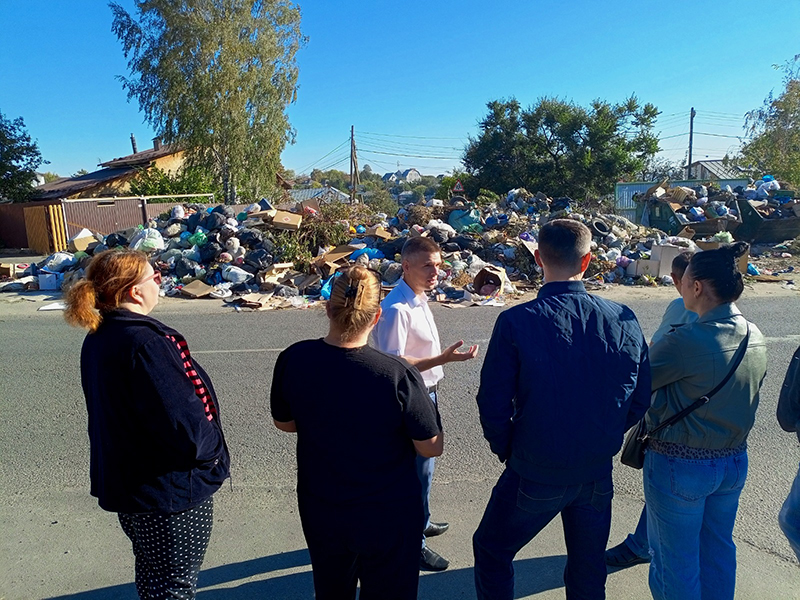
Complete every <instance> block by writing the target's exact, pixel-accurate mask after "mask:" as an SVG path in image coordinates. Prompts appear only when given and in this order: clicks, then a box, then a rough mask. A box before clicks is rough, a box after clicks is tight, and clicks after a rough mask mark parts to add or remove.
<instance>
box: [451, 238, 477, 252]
mask: <svg viewBox="0 0 800 600" xmlns="http://www.w3.org/2000/svg"><path fill="white" fill-rule="evenodd" d="M450 241H451V242H452V243H454V244H458V247H459V248H461V249H462V250H469V251H470V252H474V253H478V252H480V251H481V250H482V249H483V244H481V243H480V242H479V241H478V240H476V239H474V238H471V237H469V236H467V235H457V236H456V237H454V238H451V239H450Z"/></svg>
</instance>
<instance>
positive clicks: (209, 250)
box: [198, 242, 225, 263]
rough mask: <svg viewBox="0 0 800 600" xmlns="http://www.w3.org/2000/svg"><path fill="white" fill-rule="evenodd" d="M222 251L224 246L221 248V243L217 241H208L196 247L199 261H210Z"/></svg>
mask: <svg viewBox="0 0 800 600" xmlns="http://www.w3.org/2000/svg"><path fill="white" fill-rule="evenodd" d="M224 251H225V248H223V247H222V245H220V244H218V243H217V242H208V243H207V244H206V245H204V246H200V248H198V252H199V253H200V262H204V263H208V262H211V261H212V260H214V259H215V258H217V257H218V256H219V255H220V254H221V253H222V252H224Z"/></svg>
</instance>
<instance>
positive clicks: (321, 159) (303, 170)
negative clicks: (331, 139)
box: [299, 138, 350, 173]
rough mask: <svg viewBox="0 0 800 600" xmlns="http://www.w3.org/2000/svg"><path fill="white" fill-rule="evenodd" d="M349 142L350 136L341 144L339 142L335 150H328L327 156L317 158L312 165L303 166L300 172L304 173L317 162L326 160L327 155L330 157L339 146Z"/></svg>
mask: <svg viewBox="0 0 800 600" xmlns="http://www.w3.org/2000/svg"><path fill="white" fill-rule="evenodd" d="M348 143H350V139H349V138H348V139H346V140H345V141H343V142H342V143H341V144H339V145H338V146H336V148H334V149H333V150H331V151H330V152H328V153H327V154H326V155H325V156H323V157H321V158H318V159H317V160H315V161H314V162H312V163H311V164H310V165H308V166H307V167H303V168H302V169H300V171H299V172H300V173H304V172H305V171H307V170H308V169H310V168H311V167H313V166H314V165H316V164H318V163H320V162H322V161H323V160H325V159H326V158H327V157H329V156H330V155H331V154H333V153H334V152H336V151H337V150H338V149H339V148H341V147H342V146H344V145H345V144H348Z"/></svg>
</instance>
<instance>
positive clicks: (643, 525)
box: [625, 504, 650, 558]
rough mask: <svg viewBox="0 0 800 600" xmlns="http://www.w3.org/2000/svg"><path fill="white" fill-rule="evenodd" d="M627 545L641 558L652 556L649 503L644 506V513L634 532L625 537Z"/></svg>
mask: <svg viewBox="0 0 800 600" xmlns="http://www.w3.org/2000/svg"><path fill="white" fill-rule="evenodd" d="M625 545H626V546H627V547H628V548H630V550H631V552H633V553H634V554H635V555H636V556H638V557H639V558H650V543H649V542H648V541H647V505H646V504H645V505H644V506H643V507H642V514H641V515H640V516H639V522H638V523H637V524H636V529H635V530H634V532H633V533H629V534H628V537H626V538H625Z"/></svg>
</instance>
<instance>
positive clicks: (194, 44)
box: [109, 0, 306, 202]
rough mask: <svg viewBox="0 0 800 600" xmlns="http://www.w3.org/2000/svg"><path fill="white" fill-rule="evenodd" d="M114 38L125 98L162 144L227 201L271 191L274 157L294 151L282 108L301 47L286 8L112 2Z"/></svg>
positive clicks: (239, 1)
mask: <svg viewBox="0 0 800 600" xmlns="http://www.w3.org/2000/svg"><path fill="white" fill-rule="evenodd" d="M109 6H110V7H111V10H112V13H113V16H114V20H113V24H112V31H113V32H114V34H115V35H116V36H117V38H118V39H119V40H120V42H121V43H122V49H123V52H124V54H125V57H126V58H128V59H129V61H128V69H129V71H130V77H120V80H121V81H122V84H123V87H124V88H125V89H126V90H127V92H128V97H129V98H136V99H137V100H138V102H139V107H140V109H141V110H142V112H143V113H144V115H145V120H146V121H147V122H148V123H150V124H151V125H152V126H153V128H154V129H155V130H156V132H157V133H158V135H160V136H161V137H162V139H163V140H164V142H165V143H170V144H177V145H179V146H181V147H183V148H185V149H186V150H187V152H188V160H189V163H190V164H191V165H202V166H205V167H206V168H208V169H210V170H211V172H212V173H214V175H215V177H216V178H217V180H218V181H219V182H220V183H221V185H222V187H223V193H224V196H225V200H226V201H227V202H231V201H233V200H234V199H235V196H236V190H237V189H239V190H240V191H242V192H243V193H245V194H247V195H248V196H250V197H251V198H256V197H258V196H260V195H263V194H265V193H268V192H271V191H273V190H274V188H275V174H276V173H277V172H279V170H280V168H281V165H280V155H281V151H282V150H283V148H284V146H285V145H286V143H287V142H290V143H293V142H294V135H295V134H294V130H293V129H292V128H291V126H290V124H289V120H288V117H287V115H286V107H287V106H288V105H289V104H290V103H292V102H294V100H295V97H296V92H297V72H298V70H297V64H296V62H295V55H296V53H297V51H298V49H299V48H300V47H301V46H302V45H303V44H304V43H305V41H306V40H305V38H304V37H303V35H302V34H301V32H300V9H299V8H298V7H297V6H296V5H295V4H293V3H292V2H290V1H289V0H182V1H181V2H175V1H174V0H135V6H136V11H135V12H136V15H135V17H134V16H131V15H130V14H129V13H128V12H127V11H126V10H125V9H124V8H122V6H120V5H119V4H117V3H115V2H112V3H110V4H109Z"/></svg>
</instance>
